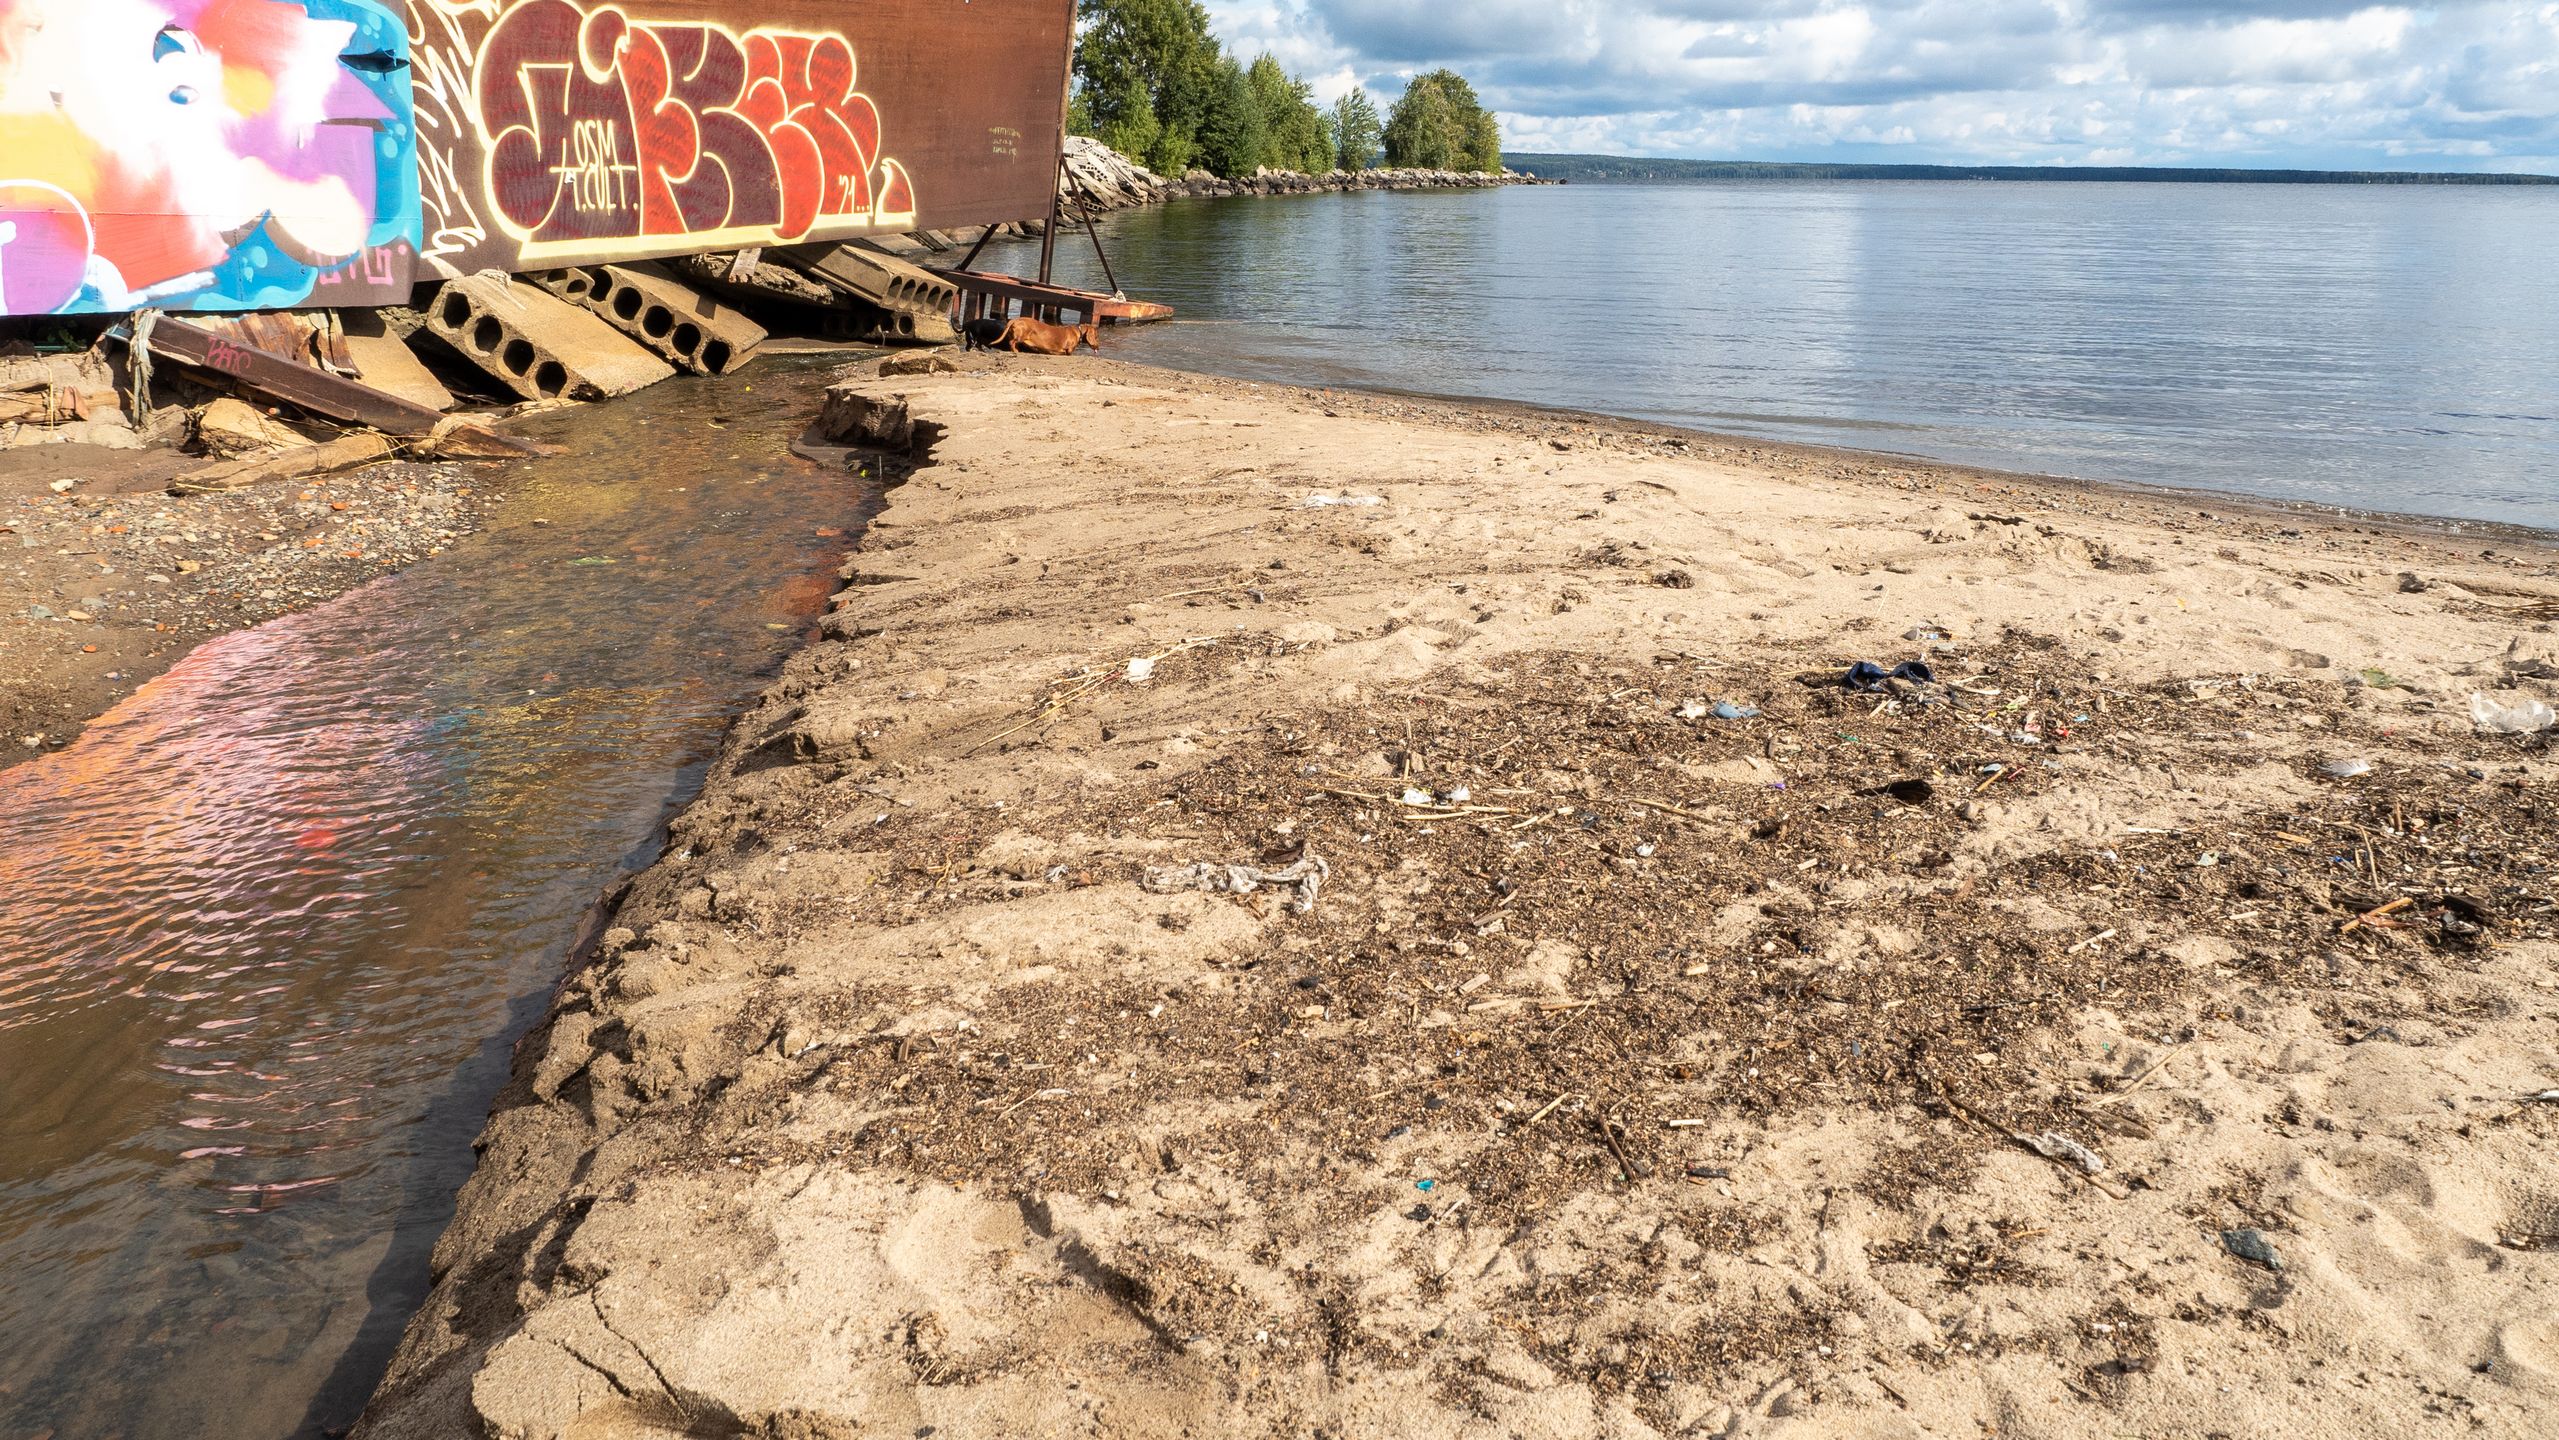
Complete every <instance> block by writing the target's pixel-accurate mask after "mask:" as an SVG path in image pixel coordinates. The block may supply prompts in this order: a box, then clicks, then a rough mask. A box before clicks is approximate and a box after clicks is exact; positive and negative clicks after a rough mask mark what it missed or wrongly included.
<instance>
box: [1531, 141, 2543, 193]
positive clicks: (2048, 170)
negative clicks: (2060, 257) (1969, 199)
mask: <svg viewBox="0 0 2559 1440" xmlns="http://www.w3.org/2000/svg"><path fill="white" fill-rule="evenodd" d="M1502 160H1503V163H1504V164H1505V165H1506V166H1510V167H1511V168H1514V169H1516V168H1519V167H1521V166H1523V165H1532V164H1538V163H1545V164H1549V165H1564V166H1567V167H1569V168H1572V169H1577V170H1582V171H1585V172H1586V173H1589V178H1594V179H1603V178H1632V177H1611V176H1609V175H1607V174H1606V173H1605V171H1606V170H1608V169H1611V168H1616V167H1642V168H1650V169H1656V170H1658V169H1663V168H1684V169H1691V170H1694V171H1699V172H1707V171H1716V172H1732V171H1745V172H1746V171H1770V170H1784V171H1797V172H1805V171H1818V172H1826V173H1833V175H1834V178H1895V176H1896V175H1899V176H1907V177H1911V178H1930V177H1933V176H1937V175H1943V176H1946V177H1948V178H1962V177H1965V176H1992V175H2020V176H2022V175H2038V176H2051V177H2054V178H2060V179H2078V180H2098V179H2104V178H2110V177H2124V176H2153V177H2163V178H2170V177H2173V178H2181V179H2182V178H2192V179H2203V180H2219V181H2223V182H2229V181H2234V180H2244V179H2246V178H2250V177H2262V178H2266V179H2273V180H2291V181H2301V180H2305V179H2335V180H2344V181H2361V182H2365V183H2395V184H2414V183H2420V182H2427V183H2438V184H2467V185H2495V184H2523V185H2559V175H2554V174H2544V173H2541V172H2539V171H2530V170H2350V169H2337V168H2330V167H2323V166H2315V165H2202V164H2181V165H2160V164H2134V165H2091V164H2084V163H2055V162H2045V163H2042V164H2018V163H2014V162H2002V161H1890V160H1715V159H1706V158H1702V157H1695V156H1671V155H1614V154H1607V153H1603V152H1598V151H1569V150H1509V149H1505V150H1504V152H1503V156H1502ZM1852 171H1853V172H1859V174H1857V175H1844V174H1836V173H1835V172H1852ZM1888 172H1890V173H1888ZM1540 178H1546V177H1540ZM1653 178H1682V177H1679V176H1676V175H1671V176H1659V177H1653ZM1691 178H1703V177H1691Z"/></svg>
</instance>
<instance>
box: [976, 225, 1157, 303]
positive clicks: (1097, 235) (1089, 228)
mask: <svg viewBox="0 0 2559 1440" xmlns="http://www.w3.org/2000/svg"><path fill="white" fill-rule="evenodd" d="M1075 213H1076V214H1077V215H1078V216H1081V217H1082V218H1083V221H1084V234H1085V236H1086V238H1088V239H1090V240H1091V241H1092V242H1093V258H1094V259H1096V260H1099V261H1101V262H1102V279H1103V280H1104V281H1106V282H1108V283H1109V285H1110V287H1111V293H1112V294H1114V295H1119V294H1124V293H1126V292H1124V291H1122V290H1121V289H1120V277H1119V276H1118V275H1116V274H1113V273H1112V271H1111V254H1110V252H1109V251H1107V250H1105V249H1103V248H1102V231H1101V227H1099V226H1097V225H1095V224H1094V223H1093V211H1092V209H1091V208H1090V207H1089V206H1085V205H1081V204H1079V205H1077V206H1076V207H1075ZM962 268H966V267H962Z"/></svg>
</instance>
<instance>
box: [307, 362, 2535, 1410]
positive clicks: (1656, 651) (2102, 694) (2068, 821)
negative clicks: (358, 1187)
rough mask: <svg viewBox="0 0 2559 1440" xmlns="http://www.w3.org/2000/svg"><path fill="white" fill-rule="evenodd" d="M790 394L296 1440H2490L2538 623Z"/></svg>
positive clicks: (1000, 370)
mask: <svg viewBox="0 0 2559 1440" xmlns="http://www.w3.org/2000/svg"><path fill="white" fill-rule="evenodd" d="M854 373H856V372H848V380H850V377H851V376H852V375H853V374H854ZM858 373H862V374H868V373H870V372H868V371H863V372H858ZM852 383H857V384H858V386H859V388H860V390H861V391H862V392H864V393H866V394H869V395H873V396H876V397H880V398H889V397H903V398H904V400H905V401H906V403H907V404H908V405H910V406H911V407H912V411H913V413H914V415H915V416H916V418H917V419H918V420H919V421H921V422H924V425H925V428H926V430H927V433H928V436H929V440H930V444H929V449H928V450H927V451H926V452H925V453H923V454H921V455H920V456H919V457H918V458H917V459H916V460H915V462H914V467H913V471H912V474H911V475H910V476H909V477H908V478H907V479H906V480H905V482H904V483H903V484H902V485H900V486H899V487H898V488H897V489H896V490H894V491H893V492H892V494H891V496H890V501H889V506H888V509H887V511H886V514H885V515H884V516H883V517H882V518H881V519H880V520H879V521H877V522H876V523H875V525H874V526H873V528H872V529H871V531H870V532H869V534H868V535H867V536H866V537H865V538H864V539H863V541H862V543H861V546H860V549H859V551H858V552H857V553H856V554H854V555H853V556H852V557H851V558H850V560H849V562H848V564H847V566H846V569H845V573H844V579H845V581H846V585H845V589H844V591H843V593H842V595H841V597H840V598H839V601H838V607H837V610H836V613H835V614H834V615H833V616H832V617H831V618H830V620H829V621H828V624H827V627H826V629H827V633H826V638H825V639H824V640H823V641H822V642H820V643H818V644H816V645H814V646H812V647H811V648H809V649H808V650H806V651H804V652H803V653H801V654H800V655H799V656H798V657H797V658H795V659H794V660H793V661H792V662H791V663H790V665H789V666H788V668H787V670H786V671H785V673H784V674H783V675H781V676H780V677H779V678H778V679H777V680H776V682H775V683H774V685H773V686H772V688H771V689H770V690H769V691H768V692H767V694H766V696H765V698H764V700H763V702H762V703H761V704H760V706H759V707H758V708H757V709H755V710H754V711H753V712H752V713H751V714H749V715H748V716H747V717H745V718H744V719H743V720H741V721H740V723H739V724H738V726H737V728H736V730H735V732H734V734H733V736H732V737H731V740H730V742H729V744H728V745H727V747H726V749H725V751H724V753H723V755H722V757H721V759H720V760H719V762H718V764H717V766H716V769H715V771H714V773H713V775H712V777H711V779H710V781H709V784H708V787H707V790H706V793H705V795H704V797H703V799H702V800H701V801H700V802H699V803H698V804H697V805H696V806H694V807H693V809H692V810H690V811H689V812H688V813H686V814H685V815H683V816H682V817H680V818H679V819H678V820H677V821H676V822H675V825H674V827H673V833H672V839H671V841H670V850H669V853H668V854H667V855H666V856H665V857H664V859H663V860H662V861H661V862H660V863H658V864H657V865H655V866H654V867H653V868H651V869H649V870H648V871H647V872H645V873H644V874H642V875H641V876H640V877H638V878H637V879H636V880H635V881H634V882H633V883H632V885H631V886H630V887H629V889H628V890H627V892H626V893H623V894H621V895H618V896H616V897H614V898H613V902H612V905H613V908H612V913H611V915H610V917H609V919H608V921H607V926H608V927H609V928H606V929H604V930H603V932H602V934H601V937H600V939H599V940H598V941H597V942H596V944H595V945H594V946H593V947H592V953H591V956H590V958H589V960H588V962H587V963H585V964H583V965H582V966H581V967H579V968H578V969H577V970H576V971H575V972H574V973H573V974H571V975H570V976H568V977H567V978H566V979H565V982H564V985H563V988H562V990H561V993H560V995H559V997H558V999H557V1002H556V1005H555V1007H554V1009H553V1011H552V1013H551V1015H550V1017H549V1019H548V1020H547V1021H546V1022H545V1023H544V1024H543V1025H541V1026H540V1027H539V1028H538V1029H536V1030H535V1031H534V1032H533V1033H532V1034H531V1035H529V1036H528V1037H527V1038H526V1039H525V1040H524V1041H523V1042H522V1043H521V1045H520V1046H519V1048H518V1051H517V1056H516V1065H515V1071H514V1080H513V1083H512V1084H511V1085H510V1087H509V1088H508V1090H507V1091H506V1093H505V1094H504V1095H503V1097H502V1098H501V1099H500V1101H499V1104H498V1109H497V1112H496V1114H495V1115H494V1117H493V1118H492V1120H491V1122H490V1124H489V1127H488V1129H487V1131H486V1133H485V1135H484V1136H483V1140H482V1159H481V1164H480V1168H479V1171H478V1173H477V1175H476V1176H475V1178H474V1179H473V1180H472V1181H471V1182H470V1184H469V1186H468V1187H467V1189H466V1190H465V1192H464V1194H463V1196H462V1199H461V1206H460V1212H459V1215H458V1218H457V1219H456V1221H455V1223H454V1225H453V1227H452V1229H451V1230H450V1231H449V1233H448V1234H447V1235H446V1236H445V1237H444V1239H443V1241H442V1243H441V1244H440V1246H439V1247H438V1249H437V1251H436V1256H435V1271H436V1280H437V1286H436V1290H435V1294H434V1296H433V1298H432V1300H431V1301H430V1303H429V1304H428V1305H427V1307H426V1308H425V1309H424V1311H423V1312H422V1313H421V1314H420V1315H419V1316H418V1317H417V1318H416V1320H415V1321H414V1323H413V1324H412V1326H411V1328H410V1330H409V1332H408V1335H407V1337H406V1340H405V1343H404V1345H403V1348H402V1351H401V1353H400V1355H399V1357H398V1359H397V1361H396V1363H395V1365H394V1367H393V1369H392V1371H391V1373H390V1375H389V1377H388V1378H387V1380H386V1381H385V1383H384V1385H383V1387H382V1389H381V1391H380V1392H379V1394H378V1395H377V1397H376V1399H375V1401H374V1403H373V1405H372V1407H371V1409H370V1410H369V1411H368V1412H367V1414H366V1417H365V1419H364V1421H363V1422H362V1423H361V1424H360V1425H359V1427H358V1429H357V1432H356V1433H357V1434H358V1435H359V1436H363V1437H371V1440H426V1437H439V1440H440V1437H451V1436H460V1435H482V1434H485V1435H489V1436H498V1437H509V1440H515V1437H581V1440H588V1437H617V1440H618V1437H676V1436H754V1437H762V1440H819V1437H850V1436H913V1435H934V1436H939V1437H945V1440H949V1437H970V1440H975V1437H988V1440H994V1437H1008V1440H1009V1437H1030V1436H1061V1437H1063V1436H1097V1437H1098V1436H1109V1437H1115V1440H1117V1437H1159V1436H1161V1437H1171V1436H1265V1435H1267V1436H1290V1437H1307V1436H1330V1437H1337V1440H1350V1437H1372V1436H1373V1437H1415V1440H1421V1437H1430V1440H1456V1437H1488V1440H1489V1437H1506V1436H1540V1437H1545V1436H1553V1437H1601V1436H1607V1437H1639V1436H1690V1435H1694V1436H1710V1435H1720V1436H1740V1435H1748V1436H1768V1437H1831V1436H1837V1437H1851V1436H1853V1437H1877V1440H1881V1437H1909V1436H1938V1437H1950V1436H1962V1437H1973V1436H1982V1435H2001V1436H2041V1437H2055V1440H2079V1437H2087V1440H2099V1437H2107V1440H2112V1437H2120V1436H2145V1437H2171V1436H2176V1437H2189V1436H2208V1435H2224V1436H2231V1437H2253V1436H2277V1435H2369V1434H2384V1433H2388V1434H2399V1435H2456V1434H2457V1435H2488V1436H2516V1437H2523V1436H2532V1435H2541V1434H2546V1433H2548V1430H2549V1427H2550V1419H2549V1417H2550V1415H2551V1414H2552V1413H2553V1407H2554V1406H2559V1147H2554V1144H2553V1142H2554V1139H2559V1103H2553V1101H2554V1092H2559V1024H2555V1023H2554V1022H2559V965H2555V964H2554V961H2559V910H2555V909H2554V902H2559V882H2554V876H2553V870H2552V866H2553V863H2554V860H2559V841H2554V837H2555V836H2559V824H2554V821H2559V788H2554V781H2559V759H2554V757H2553V755H2552V753H2551V751H2550V748H2549V736H2548V734H2547V733H2546V732H2545V733H2543V734H2540V735H2535V736H2511V735H2501V734H2497V733H2493V732H2492V731H2491V730H2489V729H2488V728H2486V727H2483V725H2482V724H2481V723H2479V721H2478V720H2477V719H2475V718H2474V713H2473V696H2474V695H2479V696H2484V697H2487V699H2488V701H2489V702H2490V704H2491V706H2492V708H2494V707H2512V706H2522V705H2525V704H2527V703H2528V702H2535V701H2537V702H2538V703H2541V704H2545V705H2547V704H2550V703H2552V702H2554V701H2559V550H2554V549H2553V548H2551V547H2550V546H2549V545H2548V544H2547V543H2545V542H2539V541H2535V540H2533V539H2531V538H2530V537H2516V536H2508V535H2495V536H2489V537H2485V538H2483V537H2481V536H2479V535H2477V534H2463V533H2459V532H2453V531H2440V530H2430V529H2428V528H2426V527H2417V526H2406V525H2399V524H2392V523H2384V522H2371V523H2360V522H2351V521H2337V520H2333V519H2318V518H2310V517H2306V516H2302V515H2298V514H2288V513H2285V512H2281V511H2277V510H2273V509H2268V508H2258V507H2250V506H2245V505H2242V504H2240V503H2238V502H2232V501H2223V500H2220V499H2217V498H2212V497H2203V496H2193V495H2187V496H2179V495H2155V494H2147V493H2135V492H2131V491H2121V490H2110V489H2106V488H2103V487H2094V486H2081V485H2071V484H2065V483H2061V482H2041V481H2032V480H2024V479H2018V478H2014V477H2005V476H1990V475H1982V474H1977V473H1971V472H1960V471H1953V470H1947V469H1941V468H1936V467H1931V466H1927V465H1922V464H1917V463H1900V462H1894V461H1889V460H1883V459H1878V458H1875V457H1867V456H1854V455H1845V454H1835V453H1826V452H1819V451H1811V450H1798V449H1785V448H1779V447H1769V446H1752V445H1747V444H1742V443H1737V442H1729V441H1721V440H1716V439H1713V438H1710V437H1705V436H1697V435H1680V434H1675V433H1673V432H1670V431H1666V430H1659V429H1654V428H1648V427H1643V426H1637V425H1619V424H1614V423H1606V422H1598V421H1589V420H1582V419H1576V418H1573V417H1564V416H1553V415H1544V414H1538V413H1534V412H1524V411H1517V410H1501V409H1494V408H1486V407H1470V406H1465V405H1459V404H1453V403H1446V402H1432V401H1421V400H1406V399H1399V398H1394V397H1381V396H1351V395H1342V394H1328V393H1315V392H1306V391H1293V390H1284V389H1279V388H1274V387H1255V386H1247V385H1242V384H1237V383H1232V382H1226V381H1217V380H1208V379H1200V378H1193V377H1187V376H1181V375H1175V374H1170V373H1166V372H1156V371H1147V370H1141V369H1135V368H1130V367H1124V366H1119V365H1115V364H1109V363H1104V362H1098V361H1091V360H1086V361H1057V362H1042V361H1036V360H1009V359H1008V360H1000V361H998V360H976V359H972V360H970V361H968V362H966V363H965V367H964V369H963V372H962V373H958V374H950V375H934V376H923V377H916V378H900V379H883V378H869V379H861V380H858V381H855V382H852ZM1859 662H1867V663H1871V664H1873V665H1875V666H1877V667H1879V669H1880V670H1881V671H1883V672H1892V671H1894V670H1895V669H1896V667H1908V666H1911V665H1913V664H1914V663H1916V664H1917V665H1919V666H1924V667H1925V672H1924V674H1923V673H1922V672H1921V671H1919V670H1915V669H1907V668H1905V669H1903V671H1902V674H1901V675H1900V676H1899V677H1898V678H1895V677H1891V676H1890V675H1889V674H1886V675H1879V676H1877V677H1875V679H1874V683H1873V685H1872V686H1871V687H1867V686H1860V685H1852V684H1849V683H1844V682H1845V681H1846V679H1847V677H1848V676H1849V674H1850V672H1851V667H1852V666H1854V665H1856V664H1858V663H1859Z"/></svg>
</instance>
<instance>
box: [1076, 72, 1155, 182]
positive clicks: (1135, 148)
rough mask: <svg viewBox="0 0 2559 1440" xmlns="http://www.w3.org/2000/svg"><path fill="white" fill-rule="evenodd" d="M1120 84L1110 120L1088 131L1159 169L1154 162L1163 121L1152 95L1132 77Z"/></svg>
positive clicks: (1082, 92)
mask: <svg viewBox="0 0 2559 1440" xmlns="http://www.w3.org/2000/svg"><path fill="white" fill-rule="evenodd" d="M1121 83H1122V85H1123V86H1124V87H1125V88H1124V89H1123V91H1122V93H1121V94H1120V95H1119V96H1117V97H1116V98H1115V99H1114V100H1113V102H1112V104H1111V106H1110V113H1111V118H1110V120H1109V121H1108V122H1106V123H1103V124H1099V125H1096V126H1094V127H1093V128H1092V130H1091V131H1089V132H1088V133H1090V134H1092V135H1094V136H1095V137H1096V138H1098V139H1099V140H1100V141H1101V142H1102V143H1103V144H1105V145H1108V146H1110V147H1111V148H1112V149H1114V150H1117V151H1118V152H1120V153H1121V154H1123V155H1126V156H1128V157H1130V158H1131V159H1133V160H1136V161H1137V162H1138V163H1139V164H1141V165H1146V166H1148V167H1149V168H1150V169H1160V168H1162V167H1160V166H1156V165H1154V164H1153V161H1154V160H1155V158H1156V157H1157V155H1158V152H1159V151H1161V150H1162V149H1163V146H1164V122H1163V121H1162V120H1160V119H1158V118H1156V115H1155V97H1154V96H1152V95H1149V94H1147V93H1146V87H1145V86H1144V85H1142V84H1139V83H1138V82H1137V80H1136V78H1135V77H1134V76H1131V77H1129V78H1127V79H1125V80H1123V81H1122V82H1121ZM1087 93H1089V92H1084V91H1078V92H1077V95H1078V97H1079V98H1081V97H1082V96H1084V95H1085V94H1087Z"/></svg>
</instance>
